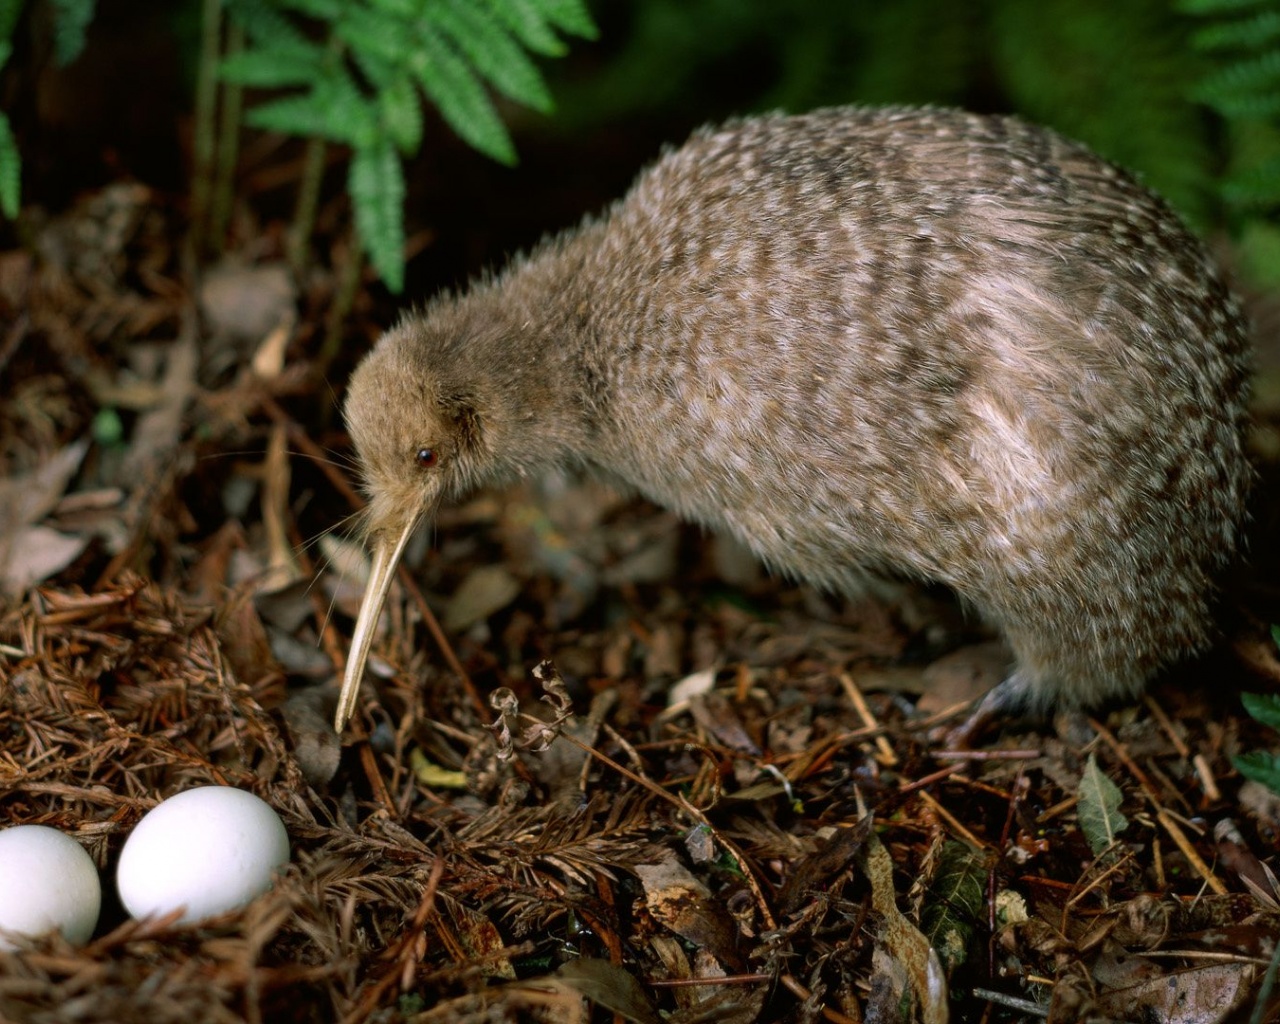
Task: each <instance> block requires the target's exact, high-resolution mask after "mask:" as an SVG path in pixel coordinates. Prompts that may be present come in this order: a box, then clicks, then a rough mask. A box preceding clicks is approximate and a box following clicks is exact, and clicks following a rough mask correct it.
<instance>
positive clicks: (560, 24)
mask: <svg viewBox="0 0 1280 1024" xmlns="http://www.w3.org/2000/svg"><path fill="white" fill-rule="evenodd" d="M533 3H534V5H535V6H536V7H537V8H538V10H539V11H540V12H541V14H542V16H543V17H544V18H546V19H547V21H549V22H551V24H552V25H555V26H556V28H558V29H560V30H561V31H562V32H568V33H569V34H570V35H574V36H581V37H582V38H583V39H595V38H596V37H597V36H598V35H599V33H598V31H597V30H596V25H595V22H593V21H592V20H591V15H590V14H589V13H588V12H587V5H586V4H584V3H583V2H582V0H533Z"/></svg>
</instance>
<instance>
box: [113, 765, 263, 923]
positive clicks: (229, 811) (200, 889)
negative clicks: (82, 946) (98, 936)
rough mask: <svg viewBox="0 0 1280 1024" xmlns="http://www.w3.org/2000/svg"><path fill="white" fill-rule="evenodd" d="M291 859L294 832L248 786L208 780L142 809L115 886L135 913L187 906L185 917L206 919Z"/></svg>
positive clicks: (237, 902) (244, 897)
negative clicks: (196, 786) (222, 783)
mask: <svg viewBox="0 0 1280 1024" xmlns="http://www.w3.org/2000/svg"><path fill="white" fill-rule="evenodd" d="M287 863H289V836H288V833H286V832H285V830H284V823H283V822H282V821H281V820H280V818H279V816H278V815H277V814H276V812H275V811H273V810H272V809H271V808H270V807H269V806H268V805H267V804H266V803H265V802H263V801H262V800H259V799H258V798H257V797H256V796H254V795H253V794H252V793H246V792H245V791H244V790H242V789H232V788H230V787H229V786H206V787H203V788H200V789H189V790H187V791H186V792H185V793H179V794H178V795H177V796H171V797H169V799H168V800H165V801H163V802H162V803H160V804H158V805H156V806H155V807H153V808H152V809H151V810H150V811H148V812H147V813H146V814H145V815H144V816H143V818H142V820H141V821H139V822H138V824H137V825H136V826H135V827H134V830H133V833H132V835H130V836H129V838H128V840H127V841H126V842H125V844H124V849H123V850H122V851H121V852H120V864H119V866H118V867H117V868H116V888H117V889H119V891H120V900H121V902H123V903H124V908H125V910H127V911H129V913H130V914H132V915H133V916H134V917H159V916H161V915H163V914H168V913H170V912H171V911H174V910H177V909H178V908H179V907H181V908H184V909H183V913H182V916H181V917H179V918H178V920H179V921H200V920H203V919H204V918H206V917H213V916H215V915H217V914H222V913H225V912H227V911H228V910H237V909H239V908H240V907H243V906H245V905H247V904H248V903H250V902H251V901H252V900H253V899H254V897H255V896H258V895H260V894H261V893H264V892H266V891H267V889H269V888H270V887H271V877H272V874H273V873H274V872H275V870H276V869H277V868H280V867H282V866H284V865H285V864H287Z"/></svg>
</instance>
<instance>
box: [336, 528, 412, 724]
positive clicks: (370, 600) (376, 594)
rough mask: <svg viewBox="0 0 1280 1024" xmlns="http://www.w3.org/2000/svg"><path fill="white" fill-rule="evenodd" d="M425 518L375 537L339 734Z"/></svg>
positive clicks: (338, 721) (352, 707) (344, 683)
mask: <svg viewBox="0 0 1280 1024" xmlns="http://www.w3.org/2000/svg"><path fill="white" fill-rule="evenodd" d="M421 519H422V517H421V516H417V515H415V516H413V517H411V518H410V519H409V522H408V523H407V524H406V525H405V526H404V528H403V529H402V530H401V531H400V533H399V535H398V536H397V535H396V534H395V533H394V532H392V533H390V534H387V533H379V534H376V535H375V537H376V539H375V540H374V543H373V567H372V569H371V571H370V573H369V582H368V584H367V585H366V586H365V591H364V599H363V600H362V601H361V602H360V614H359V615H357V616H356V631H355V633H354V634H352V637H351V653H350V654H349V655H348V656H347V671H346V674H345V675H344V676H343V677H342V691H341V692H340V693H339V694H338V711H337V714H335V715H334V717H333V727H334V729H335V730H336V731H337V732H338V733H339V734H341V732H342V729H343V727H344V726H345V725H346V724H347V722H348V721H349V720H350V718H351V716H352V714H354V713H355V710H356V699H357V698H358V697H359V696H360V677H361V676H363V675H364V665H365V662H366V661H367V660H368V658H369V647H370V646H371V645H372V644H373V633H374V630H375V629H376V628H377V625H378V618H379V617H380V616H381V615H382V606H383V605H384V604H385V603H386V600H387V591H388V590H390V589H391V580H392V578H393V577H394V576H395V572H396V566H397V565H399V564H400V555H401V554H402V553H403V552H404V546H405V545H406V544H408V543H409V538H410V537H412V536H413V532H414V530H415V529H416V528H417V526H418V523H419V522H420V521H421Z"/></svg>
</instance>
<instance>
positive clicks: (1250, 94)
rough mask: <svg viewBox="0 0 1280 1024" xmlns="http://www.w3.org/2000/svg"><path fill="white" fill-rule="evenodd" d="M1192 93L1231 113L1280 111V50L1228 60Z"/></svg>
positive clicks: (1252, 114) (1264, 114)
mask: <svg viewBox="0 0 1280 1024" xmlns="http://www.w3.org/2000/svg"><path fill="white" fill-rule="evenodd" d="M1193 95H1194V96H1195V97H1196V98H1197V99H1199V100H1201V101H1202V102H1203V103H1206V104H1208V105H1209V106H1211V107H1213V108H1214V109H1215V110H1218V111H1220V112H1221V113H1223V114H1225V115H1226V116H1228V117H1268V116H1271V115H1273V114H1276V113H1280V50H1273V51H1271V52H1269V53H1263V54H1260V55H1258V56H1257V57H1250V58H1246V59H1243V60H1239V61H1235V62H1233V63H1231V64H1229V65H1228V66H1227V67H1224V68H1222V69H1221V70H1220V71H1218V72H1216V73H1214V74H1212V75H1210V76H1209V77H1208V78H1206V79H1204V80H1203V81H1202V82H1201V83H1200V85H1199V87H1197V88H1196V90H1195V91H1194V93H1193Z"/></svg>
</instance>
